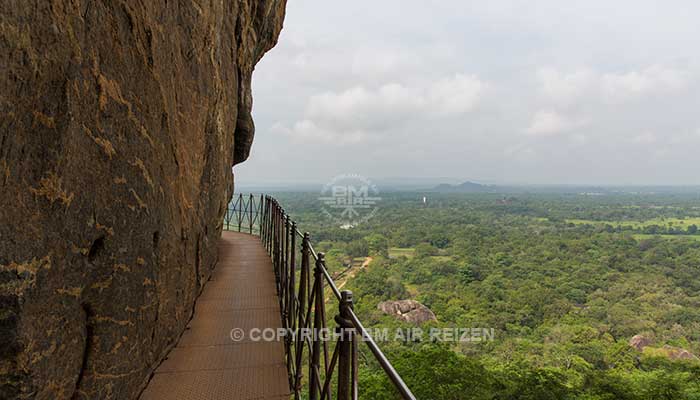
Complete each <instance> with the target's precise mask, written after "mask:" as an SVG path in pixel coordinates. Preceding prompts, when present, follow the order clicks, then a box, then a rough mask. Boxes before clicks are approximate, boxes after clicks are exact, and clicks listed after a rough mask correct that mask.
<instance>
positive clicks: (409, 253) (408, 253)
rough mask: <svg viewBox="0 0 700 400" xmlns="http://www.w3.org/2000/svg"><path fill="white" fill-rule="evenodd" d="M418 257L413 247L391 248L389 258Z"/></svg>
mask: <svg viewBox="0 0 700 400" xmlns="http://www.w3.org/2000/svg"><path fill="white" fill-rule="evenodd" d="M415 255H416V249H414V248H413V247H391V248H389V258H399V257H406V258H413V257H414V256H415Z"/></svg>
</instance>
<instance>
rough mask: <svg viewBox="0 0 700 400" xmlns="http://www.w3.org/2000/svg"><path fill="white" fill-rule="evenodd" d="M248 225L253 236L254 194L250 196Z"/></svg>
mask: <svg viewBox="0 0 700 400" xmlns="http://www.w3.org/2000/svg"><path fill="white" fill-rule="evenodd" d="M248 224H249V227H250V234H251V235H252V234H253V193H251V194H250V200H248Z"/></svg>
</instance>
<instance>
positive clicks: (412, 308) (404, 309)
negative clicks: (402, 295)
mask: <svg viewBox="0 0 700 400" xmlns="http://www.w3.org/2000/svg"><path fill="white" fill-rule="evenodd" d="M377 308H378V309H379V310H381V311H382V312H383V313H384V314H387V315H391V316H393V317H395V318H397V319H399V320H402V321H406V322H410V323H412V324H422V323H425V322H428V321H437V318H435V314H434V313H433V312H432V311H431V310H430V309H429V308H428V307H426V306H424V305H423V304H421V303H419V302H417V301H415V300H395V301H384V302H381V303H379V304H378V305H377Z"/></svg>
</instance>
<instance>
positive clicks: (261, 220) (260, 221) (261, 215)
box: [255, 193, 263, 237]
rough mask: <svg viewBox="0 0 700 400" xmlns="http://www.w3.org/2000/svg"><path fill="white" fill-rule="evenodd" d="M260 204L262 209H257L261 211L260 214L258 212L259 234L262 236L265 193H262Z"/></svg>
mask: <svg viewBox="0 0 700 400" xmlns="http://www.w3.org/2000/svg"><path fill="white" fill-rule="evenodd" d="M259 205H260V210H257V209H256V210H255V211H256V212H257V211H260V214H258V235H260V237H262V229H263V219H262V218H263V195H262V193H261V194H260V204H259Z"/></svg>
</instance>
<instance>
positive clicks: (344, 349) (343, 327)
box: [335, 290, 355, 400]
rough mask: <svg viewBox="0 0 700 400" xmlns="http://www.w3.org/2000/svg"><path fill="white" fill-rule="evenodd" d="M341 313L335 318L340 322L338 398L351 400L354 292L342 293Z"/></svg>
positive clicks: (339, 399) (346, 291) (345, 291)
mask: <svg viewBox="0 0 700 400" xmlns="http://www.w3.org/2000/svg"><path fill="white" fill-rule="evenodd" d="M340 296H341V297H340V307H339V314H338V316H337V317H336V318H335V321H336V323H337V324H338V327H337V329H338V333H339V335H338V337H339V339H338V340H340V344H339V348H338V400H350V388H351V386H354V385H353V382H352V381H353V378H352V373H353V372H354V371H353V354H352V350H353V347H354V346H353V343H352V342H353V339H354V336H355V333H354V327H353V325H352V321H350V310H351V309H352V292H351V291H349V290H344V291H342V292H341V293H340Z"/></svg>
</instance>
